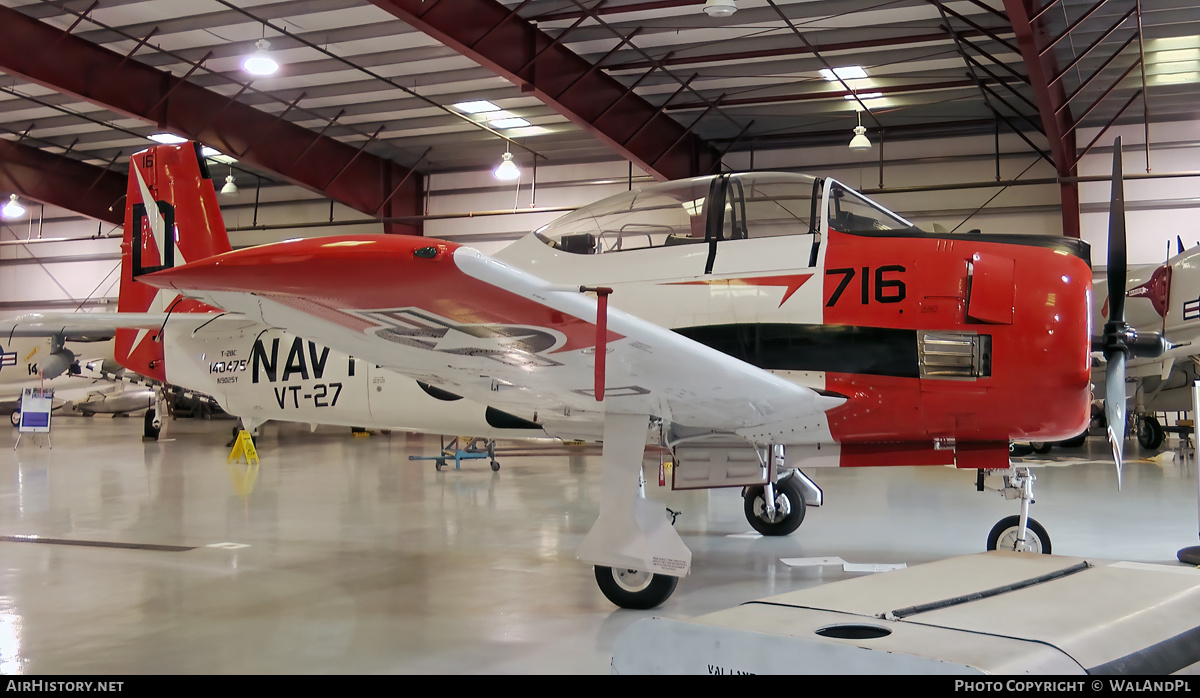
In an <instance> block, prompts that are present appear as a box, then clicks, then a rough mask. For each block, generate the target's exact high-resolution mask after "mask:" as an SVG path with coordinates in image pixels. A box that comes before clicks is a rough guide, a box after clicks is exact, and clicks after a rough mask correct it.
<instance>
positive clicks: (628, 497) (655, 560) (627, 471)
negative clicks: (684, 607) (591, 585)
mask: <svg viewBox="0 0 1200 698" xmlns="http://www.w3.org/2000/svg"><path fill="white" fill-rule="evenodd" d="M649 419H650V417H649V415H636V414H615V413H612V412H609V413H608V414H606V415H605V417H604V449H603V452H602V453H603V454H602V456H601V458H602V470H601V477H600V486H601V487H600V516H599V518H598V519H596V523H595V525H593V526H592V529H591V530H590V531H588V534H587V536H586V537H584V539H583V543H582V544H581V545H580V546H579V559H580V560H583V561H584V562H589V563H591V564H592V565H593V566H594V567H595V575H596V584H597V585H598V586H599V587H600V591H601V592H603V594H604V596H606V597H607V598H608V600H609V601H611V602H613V603H614V604H616V605H617V606H620V607H621V608H632V609H647V608H654V607H655V606H658V605H659V604H661V603H662V602H664V601H666V600H667V598H668V597H670V596H671V593H672V592H674V591H675V587H676V585H677V584H678V583H679V578H680V577H682V576H684V575H686V574H687V573H688V571H689V570H690V568H691V564H692V553H691V551H690V550H688V548H687V546H686V545H684V543H683V540H682V539H681V538H680V537H679V534H678V533H676V532H675V529H674V528H673V527H672V526H671V521H670V520H669V518H668V517H667V516H665V515H664V510H663V507H662V506H660V505H656V504H654V503H652V502H650V501H649V500H648V499H646V495H645V486H644V483H643V481H642V451H643V450H644V449H645V444H646V427H647V425H648V424H649Z"/></svg>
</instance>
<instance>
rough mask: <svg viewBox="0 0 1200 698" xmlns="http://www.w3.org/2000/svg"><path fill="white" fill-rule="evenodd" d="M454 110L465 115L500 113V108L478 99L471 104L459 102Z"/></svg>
mask: <svg viewBox="0 0 1200 698" xmlns="http://www.w3.org/2000/svg"><path fill="white" fill-rule="evenodd" d="M454 108H455V109H457V110H459V111H460V112H462V113H464V114H482V113H485V112H489V111H499V110H500V107H497V106H496V105H495V104H492V103H491V102H489V101H487V100H485V99H476V100H471V101H469V102H459V103H457V104H455V105H454Z"/></svg>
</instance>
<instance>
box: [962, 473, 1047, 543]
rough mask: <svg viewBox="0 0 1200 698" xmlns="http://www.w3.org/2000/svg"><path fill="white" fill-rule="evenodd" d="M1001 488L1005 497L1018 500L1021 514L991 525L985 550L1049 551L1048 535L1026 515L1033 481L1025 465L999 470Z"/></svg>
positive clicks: (981, 482)
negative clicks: (1023, 466) (1001, 477)
mask: <svg viewBox="0 0 1200 698" xmlns="http://www.w3.org/2000/svg"><path fill="white" fill-rule="evenodd" d="M982 474H983V471H980V478H979V489H983V486H982V485H983V478H982ZM1003 477H1004V487H1002V488H1000V490H999V491H1000V493H1001V494H1003V495H1004V498H1005V499H1019V500H1021V513H1020V514H1017V515H1013V516H1006V517H1004V518H1003V519H1000V521H999V522H997V523H996V525H995V526H993V527H992V531H991V533H989V534H988V539H987V549H988V550H1015V551H1017V552H1027V553H1045V554H1049V553H1050V536H1049V534H1047V533H1046V529H1045V528H1044V527H1043V526H1042V525H1041V524H1040V523H1038V522H1037V521H1036V520H1034V519H1033V518H1031V517H1030V516H1029V505H1030V504H1033V502H1034V499H1033V481H1034V480H1036V479H1037V478H1035V477H1034V476H1033V473H1031V472H1029V468H1014V467H1010V468H1009V469H1008V470H1006V471H1004V472H1003Z"/></svg>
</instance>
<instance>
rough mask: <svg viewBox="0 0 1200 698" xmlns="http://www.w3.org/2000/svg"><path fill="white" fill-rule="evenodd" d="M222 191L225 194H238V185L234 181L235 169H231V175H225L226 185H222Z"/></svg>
mask: <svg viewBox="0 0 1200 698" xmlns="http://www.w3.org/2000/svg"><path fill="white" fill-rule="evenodd" d="M221 193H222V194H223V195H225V196H237V195H238V186H237V184H235V183H234V181H233V170H230V171H229V175H228V176H227V177H225V186H223V187H221Z"/></svg>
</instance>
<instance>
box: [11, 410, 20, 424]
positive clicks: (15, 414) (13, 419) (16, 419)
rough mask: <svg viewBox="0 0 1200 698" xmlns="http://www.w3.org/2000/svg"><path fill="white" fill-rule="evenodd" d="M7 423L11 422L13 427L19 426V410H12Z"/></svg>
mask: <svg viewBox="0 0 1200 698" xmlns="http://www.w3.org/2000/svg"><path fill="white" fill-rule="evenodd" d="M8 421H10V422H12V425H13V426H14V427H19V426H21V410H13V412H12V414H11V415H9V417H8Z"/></svg>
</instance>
